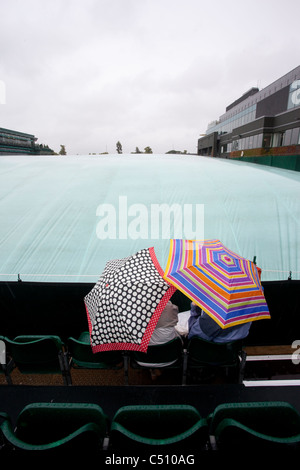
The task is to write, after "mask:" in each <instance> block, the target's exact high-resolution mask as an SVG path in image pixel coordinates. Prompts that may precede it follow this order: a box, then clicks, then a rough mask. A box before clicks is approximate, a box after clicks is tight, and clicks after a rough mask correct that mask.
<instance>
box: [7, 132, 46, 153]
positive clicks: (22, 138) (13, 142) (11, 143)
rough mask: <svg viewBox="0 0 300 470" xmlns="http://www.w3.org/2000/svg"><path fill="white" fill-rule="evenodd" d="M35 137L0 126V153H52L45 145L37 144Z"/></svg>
mask: <svg viewBox="0 0 300 470" xmlns="http://www.w3.org/2000/svg"><path fill="white" fill-rule="evenodd" d="M36 141H37V137H35V136H34V135H32V134H25V133H24V132H18V131H13V130H10V129H3V128H2V127H0V155H53V154H54V152H53V150H52V149H50V148H49V147H48V146H47V145H43V144H37V143H36Z"/></svg>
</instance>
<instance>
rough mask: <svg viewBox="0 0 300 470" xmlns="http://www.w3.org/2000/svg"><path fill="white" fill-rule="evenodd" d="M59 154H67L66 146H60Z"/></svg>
mask: <svg viewBox="0 0 300 470" xmlns="http://www.w3.org/2000/svg"><path fill="white" fill-rule="evenodd" d="M59 155H67V152H66V147H65V146H64V145H61V146H60V151H59Z"/></svg>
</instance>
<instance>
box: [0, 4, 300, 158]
mask: <svg viewBox="0 0 300 470" xmlns="http://www.w3.org/2000/svg"><path fill="white" fill-rule="evenodd" d="M0 12H1V17H0V82H2V85H3V84H4V85H5V104H0V127H4V128H9V129H14V130H18V131H22V132H27V133H30V134H34V135H35V136H36V137H38V143H42V144H48V145H49V147H51V148H53V149H54V150H55V151H56V152H58V151H59V150H60V145H61V144H64V145H65V146H66V150H67V153H68V155H71V154H88V153H101V152H105V151H108V152H109V153H115V152H116V142H117V141H120V142H121V144H122V147H123V153H130V152H133V151H135V148H136V147H138V148H139V149H140V150H144V148H145V147H146V146H150V147H151V148H152V150H153V152H154V153H165V152H167V151H168V150H172V149H175V150H181V151H183V150H187V151H188V152H191V153H196V151H197V139H198V137H199V135H200V134H203V133H205V131H206V128H207V124H208V123H209V122H210V121H212V120H215V119H217V118H218V117H219V116H220V115H222V114H223V113H224V112H225V107H226V106H227V105H228V104H230V103H231V102H233V101H234V100H235V99H237V98H239V97H240V96H241V95H242V94H243V93H244V92H246V91H247V90H248V89H249V88H251V87H253V86H258V87H259V88H260V89H262V88H264V87H265V86H267V85H269V84H270V83H272V82H273V81H275V80H276V79H278V78H280V77H281V76H282V75H284V74H286V73H287V72H289V71H290V70H292V69H293V68H295V67H297V66H298V65H299V37H298V36H299V35H298V31H299V12H300V3H299V0H285V1H284V2H283V1H282V0H281V1H279V0H251V1H241V0H227V1H226V2H224V1H220V0H216V1H207V0H206V1H202V0H184V1H183V0H9V1H7V0H0ZM0 102H1V100H0ZM2 102H3V98H2Z"/></svg>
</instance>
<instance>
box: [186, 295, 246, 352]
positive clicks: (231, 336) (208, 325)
mask: <svg viewBox="0 0 300 470" xmlns="http://www.w3.org/2000/svg"><path fill="white" fill-rule="evenodd" d="M251 324H252V322H247V323H242V324H241V325H236V326H231V327H229V328H225V329H223V328H221V327H220V326H219V325H218V323H217V322H215V321H214V319H213V318H212V317H210V316H209V315H208V314H207V313H206V312H204V311H203V310H202V309H201V308H200V307H199V306H198V305H196V304H195V303H194V302H191V315H190V318H189V321H188V326H189V333H188V339H191V338H192V337H193V336H198V337H200V338H202V339H205V340H206V341H212V342H213V343H227V342H229V341H236V340H239V339H244V338H246V336H248V334H249V330H250V327H251Z"/></svg>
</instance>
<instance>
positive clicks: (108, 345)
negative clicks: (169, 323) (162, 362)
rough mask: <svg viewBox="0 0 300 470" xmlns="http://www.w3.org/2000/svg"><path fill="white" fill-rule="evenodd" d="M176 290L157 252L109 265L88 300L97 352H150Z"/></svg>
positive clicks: (130, 257)
mask: <svg viewBox="0 0 300 470" xmlns="http://www.w3.org/2000/svg"><path fill="white" fill-rule="evenodd" d="M175 291H176V288H175V287H174V286H172V285H171V284H169V283H168V282H167V281H165V280H164V279H163V270H162V268H161V267H160V265H159V263H158V261H157V258H156V255H155V252H154V248H148V249H144V250H141V251H139V252H137V253H136V254H134V255H132V256H129V257H127V258H123V259H117V260H113V261H109V262H108V263H107V264H106V266H105V268H104V271H103V273H102V275H101V277H100V279H99V281H98V282H97V284H96V285H95V286H94V287H93V289H92V290H91V291H90V292H89V294H87V296H86V297H85V298H84V302H85V305H86V309H87V316H88V323H89V329H90V337H91V345H92V349H93V352H95V353H96V352H100V351H110V350H133V351H142V352H146V351H147V347H148V343H149V341H150V338H151V335H152V333H153V330H154V328H155V326H156V323H157V321H158V319H159V317H160V314H161V312H162V311H163V309H164V308H165V306H166V304H167V302H168V300H169V299H170V297H171V296H172V295H173V293H174V292H175Z"/></svg>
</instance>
